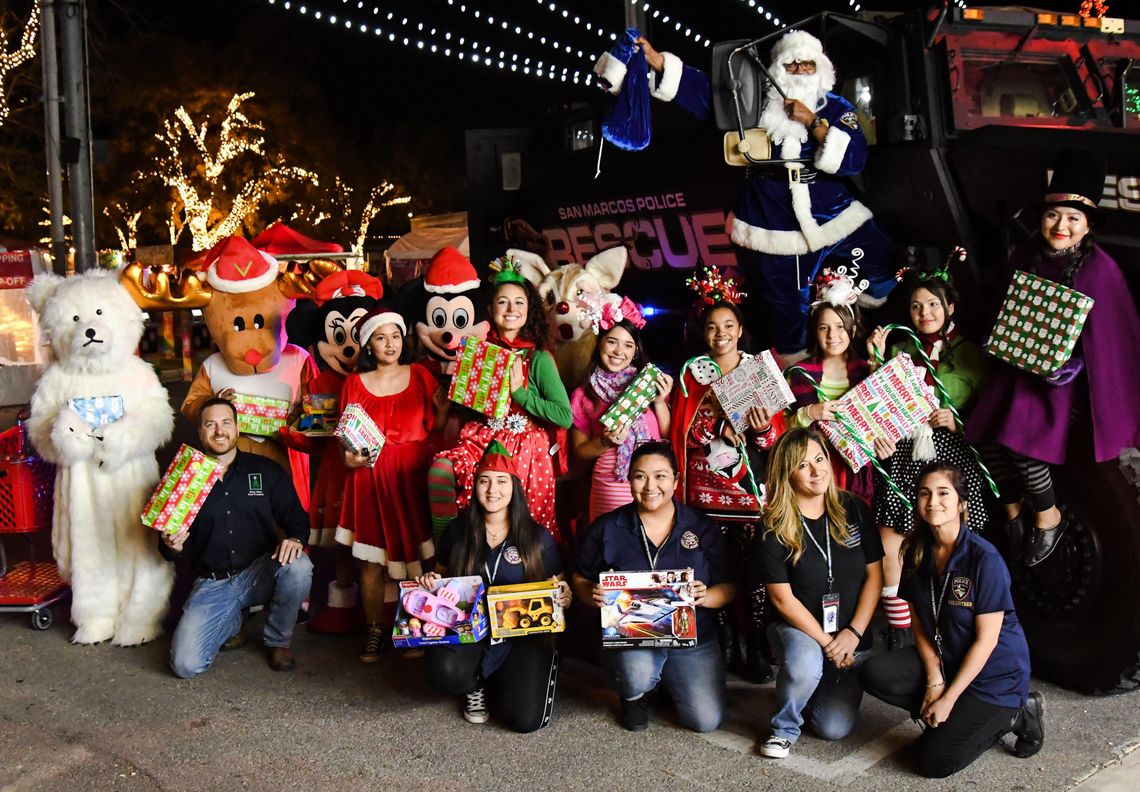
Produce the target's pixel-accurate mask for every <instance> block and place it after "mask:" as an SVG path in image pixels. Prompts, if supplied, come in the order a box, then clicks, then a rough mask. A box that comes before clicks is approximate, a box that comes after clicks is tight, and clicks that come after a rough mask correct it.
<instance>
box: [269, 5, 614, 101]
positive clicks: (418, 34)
mask: <svg viewBox="0 0 1140 792" xmlns="http://www.w3.org/2000/svg"><path fill="white" fill-rule="evenodd" d="M266 1H267V2H268V4H269V5H271V6H276V7H280V8H282V9H284V10H285V11H290V12H293V13H296V14H298V15H300V16H303V17H306V18H309V19H313V20H316V21H319V22H325V23H327V24H329V25H330V26H333V27H337V28H344V29H345V30H353V31H356V32H359V33H361V34H366V35H367V34H371V35H372V37H373V38H375V39H377V40H386V41H388V42H389V43H392V44H399V45H401V46H404V47H407V48H409V49H416V50H419V51H421V52H424V53H427V54H432V55H442V56H443V57H447V58H451V57H454V58H456V59H457V60H460V61H468V62H470V63H475V64H479V65H482V66H486V67H488V68H493V67H495V66H497V67H498V68H499V69H501V70H503V71H511V72H515V73H521V74H523V75H526V76H533V77H542V78H545V79H548V80H552V81H556V82H558V81H561V82H572V83H574V84H576V85H577V84H581V85H586V84H589V82H590V80H591V76H592V75H591V74H590V73H588V72H583V71H578V70H576V69H575V70H571V67H570V66H561V65H560V64H556V63H551V62H549V61H548V60H547V59H536V58H531V57H529V56H525V57H524V56H520V54H519V53H517V52H508V51H507V50H506V49H504V48H500V47H497V46H495V45H492V44H487V43H485V42H480V41H479V40H477V39H474V38H472V37H469V36H459V35H455V34H453V33H452V32H451V31H441V30H439V29H438V28H436V27H433V26H430V25H425V24H424V23H423V22H417V21H415V20H412V19H409V18H408V17H399V18H397V17H396V15H395V14H394V13H388V14H387V16H386V19H385V21H386V22H391V23H392V24H391V25H390V26H388V27H382V26H381V25H380V24H378V23H376V22H373V23H371V24H366V23H363V22H359V21H357V20H355V19H352V18H348V17H345V16H343V15H337V14H331V13H327V12H325V11H322V10H321V9H310V8H309V7H308V5H306V4H305V3H303V2H297V0H281V1H280V2H279V1H278V0H266ZM362 7H363V4H362ZM373 15H374V16H380V10H379V9H378V8H375V9H374V14H373ZM397 26H399V27H401V28H405V30H404V31H399V30H396V29H395V28H396V27H397ZM438 36H442V41H439V40H433V37H438Z"/></svg>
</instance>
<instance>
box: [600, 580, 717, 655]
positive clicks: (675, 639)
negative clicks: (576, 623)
mask: <svg viewBox="0 0 1140 792" xmlns="http://www.w3.org/2000/svg"><path fill="white" fill-rule="evenodd" d="M692 580H693V570H691V569H659V570H656V571H652V572H604V573H602V576H601V584H602V592H603V596H604V598H605V604H604V605H603V606H602V646H603V647H605V648H607V649H616V648H628V647H641V648H649V647H662V648H678V647H686V646H696V645H697V606H696V604H695V603H694V602H693V594H692V592H691V591H690V589H689V584H690V583H691V582H692Z"/></svg>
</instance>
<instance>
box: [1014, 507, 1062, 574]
mask: <svg viewBox="0 0 1140 792" xmlns="http://www.w3.org/2000/svg"><path fill="white" fill-rule="evenodd" d="M1068 527H1069V521H1068V520H1066V519H1065V516H1064V515H1061V522H1059V523H1057V525H1056V526H1055V527H1053V528H1050V529H1048V530H1044V531H1043V530H1041V529H1040V528H1034V529H1033V536H1032V537H1031V538H1030V540H1029V546H1028V548H1027V549H1026V552H1025V558H1024V560H1023V561H1022V563H1023V564H1025V566H1027V567H1034V566H1037V565H1038V564H1040V563H1041V562H1042V561H1044V560H1045V559H1046V558H1048V557H1049V556H1051V555H1052V554H1053V551H1054V550H1056V549H1057V545H1058V544H1060V542H1061V537H1062V536H1064V535H1065V529H1066V528H1068Z"/></svg>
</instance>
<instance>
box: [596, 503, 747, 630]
mask: <svg viewBox="0 0 1140 792" xmlns="http://www.w3.org/2000/svg"><path fill="white" fill-rule="evenodd" d="M673 508H674V509H676V512H675V518H674V523H673V530H672V531H670V532H669V535H668V536H667V537H665V541H664V542H663V543H662V544H661V546H660V547H659V548H655V547H653V545H652V544H650V545H649V549H650V552H652V553H654V554H657V559H656V560H657V563H656V565H654V564H651V563H650V559H649V557H648V556H647V554H646V551H645V544H646V543H645V539H644V536H643V534H642V528H641V520H640V518H639V517H638V516H637V504H636V503H630V504H627V505H625V506H622V507H620V508H617V509H614V510H613V511H612V512H609V513H607V514H603V515H602V516H601V517H599V518H598V519H597V520H595V521H594V524H593V525H591V526H590V531H589V533H588V534H587V535H586V539H585V541H584V542H583V543H582V548H581V551H580V552H579V556H578V574H579V575H581V576H582V577H584V578H586V579H587V580H591V581H595V582H596V581H597V580H598V578H599V575H600V574H601V573H602V572H608V571H610V570H611V569H612V570H614V571H618V572H644V571H649V570H652V569H689V568H692V570H693V578H694V579H696V580H699V581H701V582H702V583H704V584H705V585H706V586H709V587H711V586H715V585H717V584H718V583H728V582H731V581H732V559H731V557H730V555H729V548H728V542H726V541H725V538H724V534H722V533H721V531H720V529H719V528H717V527H716V525H715V524H713V522H712V521H711V520H710V519H709V518H708V517H706V516H705V515H703V514H701V513H700V512H698V511H696V510H694V509H691V508H689V507H688V506H686V505H685V504H683V503H680V502H679V501H677V500H676V499H674V500H673ZM715 636H716V611H715V610H712V609H709V608H703V607H700V606H698V607H697V643H698V644H702V643H704V642H705V641H711V640H715Z"/></svg>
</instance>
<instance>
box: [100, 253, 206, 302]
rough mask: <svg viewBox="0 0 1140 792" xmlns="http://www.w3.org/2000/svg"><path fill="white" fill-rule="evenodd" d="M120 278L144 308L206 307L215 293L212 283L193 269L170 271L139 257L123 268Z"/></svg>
mask: <svg viewBox="0 0 1140 792" xmlns="http://www.w3.org/2000/svg"><path fill="white" fill-rule="evenodd" d="M119 281H120V282H121V283H122V284H123V286H125V287H126V289H127V291H128V292H130V294H131V297H133V298H134V301H135V303H136V304H137V305H138V307H139V308H142V309H143V310H144V311H166V310H171V309H178V308H204V307H205V306H206V304H207V303H209V302H210V296H211V294H212V291H211V289H210V286H209V285H208V284H207V283H205V282H204V281H202V280H201V279H200V278H198V276H197V275H195V274H194V273H193V272H191V271H190V270H175V271H174V272H170V271H168V270H167V269H166V268H165V267H144V266H143V265H142V264H139V263H138V262H137V261H136V262H133V263H131V264H130V265H128V266H127V267H124V268H123V273H122V275H120V276H119Z"/></svg>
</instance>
